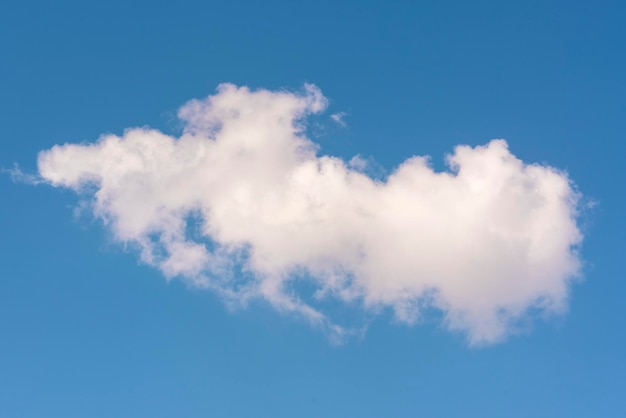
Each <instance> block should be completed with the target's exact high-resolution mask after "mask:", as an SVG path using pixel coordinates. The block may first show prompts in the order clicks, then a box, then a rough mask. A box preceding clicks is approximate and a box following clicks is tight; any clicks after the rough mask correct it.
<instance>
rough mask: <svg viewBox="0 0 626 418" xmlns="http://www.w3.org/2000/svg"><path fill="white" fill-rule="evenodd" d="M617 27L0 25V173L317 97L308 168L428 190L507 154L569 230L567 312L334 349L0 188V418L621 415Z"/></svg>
mask: <svg viewBox="0 0 626 418" xmlns="http://www.w3.org/2000/svg"><path fill="white" fill-rule="evenodd" d="M625 18H626V4H625V3H623V2H618V1H598V2H583V1H568V2H566V1H545V2H539V1H536V2H535V1H528V2H496V1H493V2H489V1H483V2H452V1H450V2H435V1H428V2H417V1H415V2H409V1H406V2H391V3H390V2H367V1H358V2H357V1H334V2H329V1H315V2H313V1H300V2H287V1H266V2H242V1H233V2H229V3H227V2H220V3H218V2H195V1H185V0H183V1H179V2H176V3H173V2H164V1H150V2H147V1H146V2H144V1H133V2H121V1H109V2H84V1H83V2H78V1H56V2H41V1H30V2H28V1H25V2H19V3H18V2H4V3H3V4H2V6H0V39H1V41H0V57H1V58H0V92H1V93H0V94H1V95H0V97H1V100H0V115H1V116H0V118H1V121H2V124H1V126H2V131H3V132H2V136H3V139H2V141H1V142H0V166H1V167H4V168H10V167H12V165H13V164H14V163H15V162H17V163H19V164H20V166H21V167H22V168H23V169H25V170H28V171H30V172H34V171H35V170H36V166H35V162H36V155H37V153H38V152H39V151H40V150H43V149H47V148H49V147H51V146H52V145H54V144H59V143H64V142H80V141H92V140H94V139H96V138H97V137H98V136H99V135H100V134H101V133H104V132H114V133H118V134H119V133H121V132H122V131H123V129H125V128H127V127H130V126H143V125H149V126H152V127H155V128H159V129H162V130H164V131H166V132H174V133H175V132H178V130H179V129H180V126H179V123H178V122H177V120H176V118H175V114H176V109H177V108H178V107H179V106H180V105H181V104H182V103H184V102H185V101H187V100H189V99H191V98H194V97H202V96H206V95H207V94H209V93H212V92H213V91H214V88H215V87H216V86H217V84H219V83H221V82H225V81H228V82H233V83H236V84H243V85H249V86H251V87H265V88H272V89H275V88H282V87H287V88H299V87H300V86H301V85H302V84H303V83H304V82H311V83H315V84H316V85H318V86H319V87H320V88H321V89H322V91H323V92H324V94H325V95H326V96H327V97H329V98H330V100H331V106H330V109H329V113H333V112H346V113H347V115H348V116H347V118H346V122H347V124H348V126H347V127H346V128H341V127H340V126H337V125H333V124H331V123H325V125H324V126H323V127H322V128H319V129H318V131H319V132H317V134H315V137H314V140H315V141H316V142H318V143H320V144H321V146H322V148H321V150H322V152H324V153H330V154H333V155H338V156H342V157H346V158H349V157H351V156H353V155H355V154H357V153H360V154H361V155H363V156H366V157H373V158H374V159H375V160H376V161H377V162H379V163H380V164H381V165H382V166H383V167H385V168H387V169H391V168H393V167H394V166H395V165H397V164H398V163H399V162H401V161H402V160H404V159H405V158H407V157H408V156H411V155H414V154H419V155H423V154H429V155H432V156H433V162H434V164H435V166H436V167H442V166H443V165H442V158H443V155H444V154H445V153H448V152H450V151H451V150H452V149H453V147H454V146H455V145H457V144H461V143H462V144H470V145H478V144H484V143H486V142H487V141H488V140H490V139H492V138H505V139H507V140H508V141H509V144H510V147H511V150H512V152H513V153H515V154H516V155H517V156H518V157H519V158H521V159H523V160H524V161H527V162H546V163H549V164H550V165H552V166H556V167H559V168H562V169H565V170H567V171H568V172H569V174H570V176H571V178H572V179H573V180H574V181H575V182H576V183H577V184H578V186H579V188H580V190H581V191H582V192H583V193H584V194H585V196H587V197H589V198H591V199H593V200H595V201H596V202H597V203H598V205H597V206H596V207H595V208H594V209H593V210H592V211H590V213H588V214H587V215H586V216H585V217H584V219H583V228H584V232H585V235H586V238H585V242H584V245H583V250H582V251H583V252H582V254H583V259H584V260H585V262H586V266H585V275H584V276H585V277H584V281H583V282H581V283H578V284H576V285H575V286H574V287H573V292H572V298H571V305H570V312H569V313H568V314H567V315H566V316H565V317H564V318H561V319H558V320H551V321H548V322H537V323H535V326H534V328H533V330H532V332H530V333H529V334H527V335H523V336H519V337H513V338H511V339H509V340H508V341H507V342H505V343H503V344H499V345H496V346H492V347H487V348H481V349H474V348H468V347H467V345H466V343H465V341H464V340H463V339H462V338H461V337H458V336H454V335H451V334H450V333H448V332H446V331H444V330H442V329H441V328H440V327H439V326H438V325H436V324H434V323H433V324H431V323H427V324H425V325H421V326H417V327H408V326H405V325H399V324H394V322H393V319H392V318H391V317H390V315H382V316H380V317H378V318H377V319H376V320H375V321H374V322H373V323H372V324H371V326H370V329H369V331H368V333H367V334H366V335H365V337H364V338H362V339H355V340H351V341H349V342H348V343H347V344H345V345H343V346H339V347H336V346H332V345H331V344H330V343H329V341H328V339H327V338H326V337H325V336H324V335H323V334H322V333H320V332H317V331H315V330H313V329H311V328H310V327H308V326H306V325H304V324H303V323H302V321H299V320H297V319H293V318H290V317H288V316H282V315H280V314H277V313H276V312H275V311H273V310H271V309H269V308H264V307H262V306H254V307H251V308H249V309H248V310H245V311H241V312H236V313H229V312H228V311H227V309H226V308H225V307H224V305H223V303H222V302H221V301H220V300H219V298H217V297H216V296H214V295H213V294H211V293H209V292H203V291H198V290H191V289H188V288H186V287H185V286H184V285H183V284H182V283H181V282H178V281H173V282H171V283H169V284H168V283H166V281H165V279H164V278H163V277H162V276H161V275H160V274H159V273H158V272H157V271H155V270H153V269H150V268H148V267H146V266H142V265H138V263H137V261H136V256H135V254H132V253H127V252H124V251H123V249H121V248H120V247H119V246H118V245H117V244H115V243H113V242H112V241H111V240H110V238H109V237H108V236H107V233H106V232H105V231H104V230H103V228H102V227H101V225H99V224H98V223H97V222H92V221H90V220H89V219H82V218H81V219H79V220H76V219H74V218H73V216H72V211H73V207H74V205H75V204H76V197H75V196H74V195H73V194H72V193H70V192H67V191H59V190H53V189H52V188H50V187H47V186H37V187H32V186H27V185H24V184H14V183H12V182H11V179H10V177H9V176H8V175H3V176H1V177H0V199H1V200H2V205H0V227H1V230H0V254H1V255H2V256H1V258H2V261H1V262H0V417H63V418H68V417H206V416H210V417H320V418H331V417H439V416H441V417H444V416H445V417H468V416H469V417H474V416H475V417H503V416H506V417H593V416H595V417H621V416H626V400H625V399H624V396H623V394H624V392H625V390H626V359H625V354H624V353H626V336H625V334H624V324H623V323H624V319H625V314H626V309H625V307H624V299H625V297H626V283H625V282H624V273H623V258H624V256H623V255H624V251H625V250H626V243H625V242H624V236H625V233H626V231H625V227H626V222H625V221H624V213H626V200H625V199H624V194H623V187H624V181H625V180H626V175H625V172H624V169H623V167H622V159H623V155H624V151H626V146H625V145H624V141H623V140H624V134H623V132H624V128H623V125H624V120H625V116H626V115H625V110H624V109H626V107H625V106H624V97H626V82H625V81H624V74H626V58H625V57H626V51H625V47H624V45H625V42H626V27H625V26H624V20H625Z"/></svg>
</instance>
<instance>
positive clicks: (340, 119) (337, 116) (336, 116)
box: [330, 112, 347, 126]
mask: <svg viewBox="0 0 626 418" xmlns="http://www.w3.org/2000/svg"><path fill="white" fill-rule="evenodd" d="M346 116H347V114H346V112H337V113H333V114H332V115H330V118H331V119H332V120H334V121H335V122H336V123H338V124H339V125H341V126H346Z"/></svg>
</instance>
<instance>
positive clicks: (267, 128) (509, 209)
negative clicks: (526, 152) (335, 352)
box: [38, 84, 582, 344]
mask: <svg viewBox="0 0 626 418" xmlns="http://www.w3.org/2000/svg"><path fill="white" fill-rule="evenodd" d="M326 105H327V101H326V99H325V98H324V96H323V95H322V93H321V91H320V90H319V89H318V88H317V87H315V86H313V85H305V87H304V89H303V90H302V91H300V92H288V91H268V90H250V89H248V88H246V87H237V86H234V85H232V84H223V85H220V86H219V88H218V90H217V92H216V94H214V95H212V96H209V97H207V98H206V99H202V100H192V101H190V102H188V103H187V104H185V105H184V106H183V107H182V108H181V109H180V111H179V117H180V118H181V120H182V121H183V122H184V126H185V128H184V131H183V133H182V135H180V137H178V138H175V137H172V136H169V135H166V134H163V133H161V132H159V131H156V130H151V129H146V128H133V129H129V130H127V131H126V132H125V133H124V134H123V135H122V136H116V135H111V134H107V135H103V136H102V137H100V138H99V139H98V140H97V141H96V142H94V143H89V144H65V145H57V146H54V147H53V148H51V149H49V150H46V151H42V152H41V153H40V154H39V159H38V166H39V173H40V175H41V177H42V178H43V179H45V181H47V182H48V183H49V184H51V185H53V186H59V187H66V188H71V189H73V190H75V191H76V192H78V193H80V194H81V196H83V197H84V198H86V199H88V200H89V202H90V203H91V205H90V207H91V208H92V209H93V213H94V214H95V216H96V217H98V218H100V219H102V220H103V221H104V223H105V225H106V226H107V228H109V229H110V231H111V232H112V234H113V236H114V237H115V239H116V240H118V241H120V242H123V243H127V244H132V245H134V246H136V247H137V248H138V249H139V252H140V257H141V260H142V261H143V262H145V263H148V264H150V265H153V266H155V267H157V268H158V269H160V270H161V271H162V272H163V274H164V275H165V276H167V277H168V278H172V277H180V278H182V279H184V280H186V281H187V282H188V283H190V284H192V285H195V286H200V287H206V288H210V289H213V290H215V291H217V292H219V293H221V294H222V295H224V296H225V297H226V298H227V299H228V300H230V301H246V300H249V299H250V298H262V299H264V300H267V301H268V302H270V303H271V304H272V305H273V306H275V307H276V308H278V309H280V310H282V311H288V312H298V313H300V314H302V315H304V316H305V317H306V318H308V319H309V320H311V321H312V322H313V323H316V324H320V325H323V326H326V327H329V329H331V330H332V331H333V332H335V333H337V334H341V333H342V332H344V330H343V329H342V328H341V327H340V326H338V325H335V323H336V321H335V319H336V318H329V317H328V315H327V314H326V313H324V311H323V310H322V309H321V308H320V307H319V306H321V305H323V303H321V302H322V301H324V300H332V301H338V302H339V303H340V302H350V303H351V304H358V305H360V306H361V308H360V309H363V310H372V311H378V310H381V309H387V308H389V309H391V310H392V311H393V312H394V314H395V317H396V318H397V319H398V320H400V321H404V322H409V323H412V322H415V321H417V320H419V319H420V318H421V317H422V316H423V315H424V313H425V312H427V311H431V310H433V309H434V310H436V311H439V312H440V313H441V315H442V323H443V324H444V325H445V326H446V327H448V328H449V329H451V330H457V331H462V332H464V333H465V334H466V335H467V337H468V340H469V341H470V343H472V344H488V343H494V342H497V341H500V340H502V339H504V338H505V337H506V336H507V335H508V334H509V333H510V332H512V331H514V330H515V329H516V326H517V325H518V324H519V322H520V321H521V320H523V319H524V318H525V316H526V315H527V314H528V312H529V311H539V312H543V313H547V314H554V313H562V312H563V311H564V310H565V309H566V305H567V298H568V289H569V285H570V282H571V280H572V279H573V278H575V277H576V276H577V275H578V274H579V269H580V260H579V257H578V255H577V251H576V249H577V246H578V245H579V244H580V242H581V240H582V235H581V233H580V231H579V229H578V227H577V222H576V221H577V206H578V200H579V196H578V194H577V193H576V192H575V190H574V188H573V186H572V184H571V182H570V181H569V179H568V177H567V176H566V174H565V173H563V172H561V171H559V170H556V169H554V168H551V167H548V166H544V165H538V164H526V163H524V162H522V161H520V160H519V159H517V158H516V157H515V156H514V155H513V154H511V152H510V151H509V149H508V147H507V143H506V142H505V141H503V140H493V141H491V142H489V143H488V144H486V145H484V146H478V147H469V146H458V147H456V148H455V150H454V152H453V153H452V154H451V155H449V156H448V157H447V159H446V161H447V165H448V167H449V169H448V170H447V171H444V172H435V171H434V170H433V169H432V168H431V167H430V165H429V160H428V158H427V157H420V156H414V157H411V158H408V159H407V160H406V161H404V162H403V163H402V164H401V165H400V166H399V167H397V168H396V169H395V171H393V172H392V173H391V174H390V175H389V176H388V177H387V178H386V179H385V180H384V181H380V180H376V179H372V178H370V177H368V176H367V175H366V174H364V173H363V171H362V170H359V169H358V168H357V167H355V166H354V164H351V163H349V162H345V161H343V160H341V159H339V158H335V157H332V156H325V155H318V152H317V148H318V147H317V146H316V144H314V143H313V142H312V141H311V140H310V139H308V138H307V137H306V135H305V123H306V118H307V115H310V114H313V113H319V112H322V111H323V110H324V109H325V108H326ZM302 282H307V283H308V285H310V286H312V287H313V288H314V289H315V294H314V296H313V297H312V298H309V299H310V300H308V299H307V298H306V297H305V295H303V294H300V293H299V292H298V289H299V288H300V286H299V283H302Z"/></svg>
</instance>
